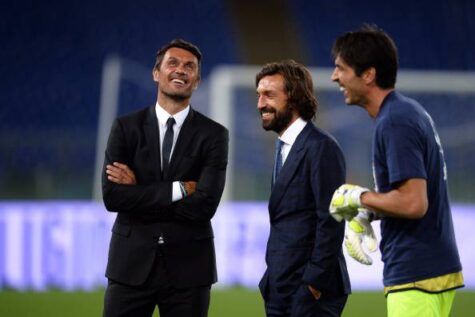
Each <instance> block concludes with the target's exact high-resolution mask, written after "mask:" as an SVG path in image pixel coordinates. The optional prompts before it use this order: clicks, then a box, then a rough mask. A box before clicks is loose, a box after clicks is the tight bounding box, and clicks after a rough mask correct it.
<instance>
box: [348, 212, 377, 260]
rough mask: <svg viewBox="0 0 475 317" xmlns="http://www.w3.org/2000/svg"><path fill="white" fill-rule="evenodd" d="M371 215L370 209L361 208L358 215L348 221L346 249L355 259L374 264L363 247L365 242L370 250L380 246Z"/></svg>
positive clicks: (372, 250)
mask: <svg viewBox="0 0 475 317" xmlns="http://www.w3.org/2000/svg"><path fill="white" fill-rule="evenodd" d="M371 216H372V215H371V212H370V211H368V210H366V209H364V208H360V210H359V213H358V215H357V216H356V217H354V218H353V219H352V220H351V221H349V222H348V223H347V226H346V232H345V247H346V251H347V252H348V254H349V255H350V256H351V257H352V258H353V259H355V260H356V261H358V262H360V263H362V264H366V265H371V264H373V260H372V259H371V257H370V256H369V255H368V254H367V253H366V252H365V250H364V249H363V244H364V246H365V248H366V249H367V250H368V251H369V252H375V251H376V249H377V247H378V240H377V239H376V236H375V234H374V231H373V227H371V222H370V218H371Z"/></svg>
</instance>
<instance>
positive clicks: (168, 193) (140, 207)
mask: <svg viewBox="0 0 475 317" xmlns="http://www.w3.org/2000/svg"><path fill="white" fill-rule="evenodd" d="M131 156H132V155H131V153H130V149H129V148H128V146H127V139H126V137H125V132H124V127H123V124H122V123H121V121H120V120H119V119H116V120H115V121H114V124H113V125H112V129H111V132H110V135H109V140H108V142H107V148H106V153H105V159H104V166H103V170H102V195H103V200H104V204H105V206H106V209H107V210H108V211H113V212H126V213H144V212H157V211H159V210H162V209H163V208H165V207H167V206H170V205H171V203H172V201H171V199H172V182H169V181H161V182H154V183H151V184H147V185H140V184H137V185H123V184H116V183H114V182H111V181H109V180H108V179H107V174H106V165H108V164H112V163H113V162H120V163H124V164H127V166H129V167H131V168H132V170H133V167H132V166H131V159H130V157H131Z"/></svg>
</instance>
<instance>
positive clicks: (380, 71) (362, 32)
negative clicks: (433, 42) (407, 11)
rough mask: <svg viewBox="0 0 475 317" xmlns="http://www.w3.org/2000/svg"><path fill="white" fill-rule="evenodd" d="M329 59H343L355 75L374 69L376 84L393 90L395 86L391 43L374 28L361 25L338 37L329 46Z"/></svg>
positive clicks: (394, 56)
mask: <svg viewBox="0 0 475 317" xmlns="http://www.w3.org/2000/svg"><path fill="white" fill-rule="evenodd" d="M332 55H333V58H334V59H336V58H337V57H338V56H339V57H340V58H341V59H343V61H344V62H345V63H347V64H348V65H349V66H351V68H353V69H354V71H355V73H356V75H357V76H361V74H362V73H363V72H364V71H366V70H367V69H369V68H371V67H374V68H375V70H376V84H377V85H378V86H379V87H381V88H383V89H389V88H394V86H395V84H396V77H397V69H398V56H397V48H396V45H395V44H394V41H393V40H392V39H391V38H390V37H389V35H388V34H387V33H386V32H384V31H383V30H381V29H380V28H378V27H377V26H376V25H369V24H364V25H363V26H362V27H361V28H360V29H358V30H356V31H353V32H348V33H345V34H343V35H342V36H340V37H338V38H337V39H336V41H335V43H334V44H333V49H332Z"/></svg>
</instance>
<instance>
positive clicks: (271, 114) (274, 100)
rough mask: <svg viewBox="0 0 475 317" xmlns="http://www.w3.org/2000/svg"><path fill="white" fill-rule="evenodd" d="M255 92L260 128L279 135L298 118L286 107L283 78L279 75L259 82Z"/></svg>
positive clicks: (267, 77) (286, 97)
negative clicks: (260, 121) (260, 122)
mask: <svg viewBox="0 0 475 317" xmlns="http://www.w3.org/2000/svg"><path fill="white" fill-rule="evenodd" d="M256 91H257V98H258V100H257V109H258V110H259V113H260V115H261V119H262V127H263V128H264V129H265V130H267V131H268V130H272V131H275V132H277V133H278V134H280V135H281V134H282V133H283V132H284V131H285V130H286V129H287V127H288V126H289V125H290V124H291V123H292V122H293V121H295V119H297V116H298V115H297V113H296V111H294V110H292V109H291V108H290V107H289V106H288V105H287V99H288V96H287V93H286V90H285V82H284V77H282V75H280V74H275V75H271V76H265V77H263V78H262V79H261V80H260V81H259V84H258V86H257V90H256Z"/></svg>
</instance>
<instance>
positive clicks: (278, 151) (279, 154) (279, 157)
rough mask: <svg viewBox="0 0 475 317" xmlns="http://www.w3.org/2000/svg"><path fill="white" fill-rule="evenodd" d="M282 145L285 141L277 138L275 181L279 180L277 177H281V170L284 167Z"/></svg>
mask: <svg viewBox="0 0 475 317" xmlns="http://www.w3.org/2000/svg"><path fill="white" fill-rule="evenodd" d="M282 145H284V142H282V141H281V140H280V139H277V140H276V141H275V164H274V178H273V180H272V181H273V183H275V181H276V180H277V177H279V173H280V170H281V169H282Z"/></svg>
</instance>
